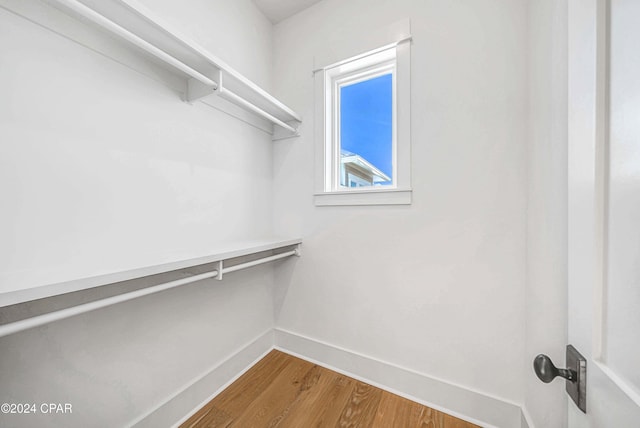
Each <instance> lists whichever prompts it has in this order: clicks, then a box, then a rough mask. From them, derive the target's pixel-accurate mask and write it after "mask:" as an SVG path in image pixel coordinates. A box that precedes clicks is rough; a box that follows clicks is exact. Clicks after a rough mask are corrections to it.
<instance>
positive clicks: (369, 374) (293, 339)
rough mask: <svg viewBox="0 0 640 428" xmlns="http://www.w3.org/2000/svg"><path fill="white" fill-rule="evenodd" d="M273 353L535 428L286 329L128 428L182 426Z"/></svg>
mask: <svg viewBox="0 0 640 428" xmlns="http://www.w3.org/2000/svg"><path fill="white" fill-rule="evenodd" d="M272 349H279V350H281V351H283V352H286V353H288V354H291V355H294V356H297V357H300V358H303V359H305V360H308V361H311V362H313V363H315V364H318V365H320V366H323V367H326V368H328V369H331V370H334V371H337V372H339V373H343V374H345V375H347V376H351V377H353V378H355V379H358V380H361V381H363V382H366V383H368V384H371V385H374V386H376V387H378V388H381V389H384V390H386V391H389V392H392V393H394V394H397V395H400V396H402V397H405V398H408V399H410V400H413V401H416V402H418V403H420V404H424V405H425V406H428V407H431V408H433V409H436V410H440V411H443V412H445V413H447V414H450V415H452V416H455V417H457V418H460V419H463V420H466V421H469V422H471V423H474V424H477V425H480V426H482V427H484V428H534V426H533V425H532V424H531V419H530V417H529V415H528V413H527V412H526V409H521V408H520V406H519V405H517V404H515V403H511V402H508V401H506V400H502V399H500V398H497V397H490V396H488V395H487V394H483V393H481V392H478V391H472V390H470V389H468V388H465V387H463V386H460V385H454V384H451V383H449V382H446V381H443V380H440V379H435V378H433V377H432V376H428V375H426V374H423V373H419V372H416V371H414V370H411V369H407V368H404V367H400V366H397V365H395V364H392V363H389V362H385V361H381V360H378V359H376V358H372V357H369V356H366V355H362V354H360V353H357V352H354V351H351V350H348V349H344V348H340V347H337V346H334V345H331V344H328V343H324V342H321V341H318V340H315V339H312V338H309V337H305V336H303V335H300V334H297V333H293V332H290V331H286V330H284V329H275V330H269V331H266V332H265V333H263V334H262V335H260V336H258V337H257V338H255V339H254V340H252V341H251V342H249V343H248V344H247V345H245V346H243V347H241V348H240V349H238V350H237V351H236V352H234V353H232V354H231V355H230V356H229V357H228V358H227V359H226V360H224V361H222V362H220V363H219V364H217V365H215V366H214V367H212V368H211V369H209V370H207V372H205V373H204V374H202V375H201V376H198V377H197V378H196V379H194V380H192V381H191V382H189V383H188V384H187V385H186V386H185V387H184V388H182V389H181V390H180V391H178V392H176V393H175V394H174V395H173V396H171V397H170V398H168V399H167V400H166V401H165V402H164V403H162V404H160V405H159V406H157V407H156V408H155V409H153V410H151V411H150V412H148V413H146V414H145V415H143V416H141V417H139V418H138V419H136V420H135V421H134V422H132V423H131V424H130V426H132V427H136V428H146V427H150V428H151V427H153V428H155V427H160V426H172V427H177V426H179V425H180V424H181V423H183V422H185V421H186V420H187V419H189V417H191V416H192V415H193V414H194V413H196V412H197V411H198V410H199V409H200V408H201V407H203V406H204V405H205V404H207V403H208V402H209V401H211V400H212V399H213V398H214V397H215V396H217V395H218V394H219V393H220V392H222V391H223V390H224V389H225V388H226V387H227V386H229V385H230V384H231V383H233V382H234V381H235V380H236V379H238V378H239V377H240V376H241V375H242V374H244V373H245V372H246V371H247V370H248V369H250V368H251V367H252V366H253V365H254V364H255V363H257V362H258V361H259V360H260V359H262V358H263V357H264V356H265V355H266V354H268V353H269V352H270V351H271V350H272ZM212 391H214V392H213V393H212Z"/></svg>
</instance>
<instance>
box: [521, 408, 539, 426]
mask: <svg viewBox="0 0 640 428" xmlns="http://www.w3.org/2000/svg"><path fill="white" fill-rule="evenodd" d="M521 428H536V426H535V425H534V423H533V419H532V418H531V415H530V414H529V411H528V410H527V408H526V407H525V406H522V425H521Z"/></svg>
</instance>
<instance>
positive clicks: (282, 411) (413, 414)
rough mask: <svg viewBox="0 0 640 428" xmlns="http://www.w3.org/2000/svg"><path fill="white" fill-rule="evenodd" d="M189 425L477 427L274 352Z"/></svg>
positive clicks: (309, 427) (245, 426) (218, 397)
mask: <svg viewBox="0 0 640 428" xmlns="http://www.w3.org/2000/svg"><path fill="white" fill-rule="evenodd" d="M181 427H182V428H186V427H189V428H191V427H198V428H203V427H238V428H250V427H256V428H262V427H295V428H313V427H365V428H369V427H378V428H383V427H384V428H389V427H402V428H413V427H421V428H471V427H477V425H473V424H471V423H468V422H465V421H462V420H460V419H457V418H454V417H453V416H449V415H447V414H445V413H442V412H438V411H436V410H433V409H430V408H428V407H425V406H422V405H420V404H418V403H415V402H413V401H409V400H407V399H405V398H402V397H399V396H397V395H394V394H391V393H389V392H386V391H383V390H381V389H379V388H375V387H373V386H371V385H368V384H366V383H363V382H360V381H357V380H355V379H352V378H350V377H348V376H344V375H341V374H339V373H336V372H334V371H331V370H328V369H325V368H323V367H320V366H318V365H315V364H313V363H310V362H308V361H304V360H301V359H299V358H296V357H293V356H291V355H288V354H285V353H283V352H279V351H272V352H271V353H269V354H268V355H267V356H266V357H264V358H263V359H262V360H260V361H259V362H258V363H257V364H256V365H255V366H253V367H252V368H251V369H249V371H247V372H246V373H245V374H244V375H242V376H241V377H240V378H239V379H238V380H236V381H235V382H234V383H233V384H231V385H230V386H229V387H228V388H227V389H225V390H224V391H223V392H222V393H220V394H219V395H218V396H216V397H215V398H214V399H213V400H211V401H210V402H209V403H208V404H207V405H206V406H204V407H203V408H202V409H200V410H198V412H197V413H196V414H194V415H193V416H192V417H191V418H189V420H187V421H186V422H185V423H184V424H183V425H182V426H181Z"/></svg>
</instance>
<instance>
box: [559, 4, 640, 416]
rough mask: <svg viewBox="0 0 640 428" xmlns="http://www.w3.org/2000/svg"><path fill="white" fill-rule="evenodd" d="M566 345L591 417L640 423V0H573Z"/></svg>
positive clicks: (572, 408) (572, 411) (571, 412)
mask: <svg viewBox="0 0 640 428" xmlns="http://www.w3.org/2000/svg"><path fill="white" fill-rule="evenodd" d="M568 16H569V27H568V28H569V34H568V36H569V58H568V59H569V112H568V113H569V153H568V156H569V175H568V181H569V219H568V220H569V237H568V245H569V331H568V333H569V343H571V344H573V345H574V346H575V347H576V348H577V349H578V350H579V351H580V352H581V353H582V354H583V355H584V356H585V357H586V358H587V413H586V414H584V413H582V412H581V411H580V410H578V408H577V407H576V406H575V405H574V403H573V402H571V401H570V400H569V410H568V413H569V427H570V428H577V427H593V428H608V427H611V428H634V427H640V0H569V10H568Z"/></svg>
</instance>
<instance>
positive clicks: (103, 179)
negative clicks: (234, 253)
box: [0, 0, 273, 427]
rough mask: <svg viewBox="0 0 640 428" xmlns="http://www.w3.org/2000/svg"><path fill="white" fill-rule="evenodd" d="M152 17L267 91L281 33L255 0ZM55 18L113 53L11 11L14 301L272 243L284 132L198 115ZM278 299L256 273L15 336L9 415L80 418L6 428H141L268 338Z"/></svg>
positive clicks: (26, 309) (157, 76)
mask: <svg viewBox="0 0 640 428" xmlns="http://www.w3.org/2000/svg"><path fill="white" fill-rule="evenodd" d="M3 4H5V5H9V6H11V5H12V4H13V5H20V6H19V7H21V8H22V7H24V8H27V9H28V8H31V7H32V5H36V6H37V5H38V4H39V2H28V3H21V2H14V1H11V0H6V1H5V0H3ZM148 5H149V7H150V8H151V9H154V10H155V11H156V12H157V13H158V14H160V15H161V16H163V17H165V18H166V20H167V21H169V22H173V23H175V25H176V27H177V28H179V29H180V30H182V32H184V33H186V34H188V35H190V36H192V37H193V38H198V39H199V40H200V41H201V42H202V44H203V45H205V47H207V48H208V49H210V50H211V51H212V52H215V53H216V54H219V55H220V56H221V57H223V58H224V59H225V60H226V61H228V62H229V63H230V64H231V65H232V66H234V67H235V68H237V69H238V70H239V71H240V72H243V73H246V74H247V75H248V76H249V77H251V78H254V79H255V80H256V81H257V82H258V83H260V84H262V85H264V86H267V89H268V86H269V84H270V80H271V74H270V68H271V40H272V39H271V37H272V27H271V24H270V23H269V22H268V20H267V19H266V18H265V17H264V16H262V15H261V14H260V13H259V12H258V11H257V10H256V9H255V6H254V5H253V3H252V2H251V1H250V0H242V1H234V2H229V1H225V0H219V1H192V2H189V4H188V5H185V4H184V2H180V4H178V3H176V2H169V1H167V2H162V3H160V2H156V1H150V2H148ZM16 7H18V6H16ZM34 7H35V6H34ZM220 16H223V17H225V18H224V19H219V17H220ZM40 18H42V17H40ZM38 19H39V18H38ZM43 19H45V21H46V24H52V25H53V26H57V27H59V28H62V29H63V30H64V31H67V30H68V31H69V33H70V34H74V35H80V36H82V37H83V42H85V43H88V44H89V46H90V48H92V49H95V50H97V51H98V52H96V51H95V50H92V49H88V48H86V47H83V46H81V45H79V44H77V43H75V42H73V41H71V40H69V39H67V38H65V37H62V36H61V35H58V34H55V33H54V32H51V31H49V30H47V29H45V28H43V27H41V26H39V25H36V24H35V23H32V22H29V21H27V20H26V19H23V18H21V17H18V16H16V15H15V14H13V13H10V12H8V11H7V10H6V9H0V52H1V54H0V82H1V83H0V86H1V89H0V92H1V93H2V97H1V100H0V194H2V195H3V196H2V197H3V201H2V206H3V209H2V210H0V236H2V237H3V238H2V240H1V242H0V259H1V261H0V263H2V264H1V265H0V271H1V272H2V289H3V290H7V289H12V287H14V288H15V287H16V286H17V285H16V284H21V285H25V284H26V285H30V284H31V285H33V284H36V283H41V282H44V283H46V282H55V281H57V280H64V279H71V278H70V277H80V276H87V275H95V274H98V273H103V272H108V271H113V270H120V269H123V268H127V267H129V265H132V266H135V265H138V266H139V265H140V264H142V263H148V264H155V263H157V262H158V261H161V260H162V259H163V258H170V257H176V258H179V257H181V256H182V255H185V254H193V253H198V252H205V251H206V250H207V248H211V247H215V246H217V245H219V244H224V243H226V242H229V241H235V240H240V239H248V238H258V237H260V236H264V235H268V234H270V233H271V228H272V222H271V214H272V201H271V175H272V159H271V150H272V145H271V141H270V136H269V135H268V134H266V133H265V132H263V131H261V130H259V129H257V128H255V127H252V126H249V125H248V124H246V123H244V122H241V121H238V120H236V119H234V118H232V117H230V116H229V115H227V114H225V113H223V112H221V111H218V110H216V109H213V108H211V107H208V106H205V105H204V104H202V103H196V104H194V105H189V104H186V103H183V102H182V101H180V97H181V93H180V90H179V89H180V88H178V87H177V86H176V83H175V82H176V81H175V80H172V79H171V78H170V76H167V75H166V74H164V73H162V72H161V71H159V70H157V69H155V68H154V67H153V66H152V65H150V64H142V63H141V62H139V61H137V60H133V59H131V58H132V57H133V56H134V55H133V54H131V52H130V51H128V50H124V49H123V48H122V46H120V45H119V44H117V43H115V42H113V41H112V40H111V39H109V38H108V37H106V36H104V35H103V34H102V33H100V32H96V31H89V30H86V29H81V28H79V27H78V28H76V27H77V25H78V24H77V22H75V21H73V20H70V19H67V18H65V17H60V16H58V14H57V13H55V12H47V14H46V16H45V17H44V18H43ZM101 52H108V53H109V54H111V53H114V52H115V53H116V54H117V57H118V61H114V60H112V59H109V58H108V57H106V56H105V55H102V54H101ZM129 59H131V61H129ZM161 280H162V278H159V279H158V281H161ZM271 284H272V268H271V267H263V268H258V269H254V270H251V271H247V272H241V273H237V274H233V275H228V276H225V280H224V281H223V282H218V281H207V282H203V283H198V284H193V285H190V286H186V287H182V288H180V289H176V290H173V291H170V292H165V293H162V294H159V295H155V296H152V297H147V298H143V299H138V300H135V301H131V302H129V303H125V304H121V305H117V306H114V307H111V308H109V309H104V310H100V311H95V312H92V313H89V314H86V315H83V316H78V317H74V318H71V319H68V320H65V321H61V322H57V323H54V324H50V325H47V326H44V327H42V328H37V329H33V330H30V331H27V332H24V333H21V334H16V335H12V336H8V337H4V338H2V339H0V385H2V388H0V402H1V403H4V402H35V403H41V402H68V403H71V404H73V414H72V415H71V416H69V415H66V416H61V417H57V418H50V417H48V416H43V415H38V416H30V417H28V418H27V417H24V416H22V417H15V418H13V419H4V418H6V417H5V416H4V415H0V425H3V426H9V425H10V426H36V425H39V426H44V425H46V426H65V427H68V426H94V425H95V423H99V424H100V425H103V426H122V425H124V424H126V423H127V422H131V421H132V420H134V419H135V418H137V417H139V416H141V415H142V414H143V413H145V412H147V411H150V410H151V409H153V408H154V407H155V406H157V405H159V404H160V403H161V402H162V401H163V400H165V399H167V398H168V397H169V396H170V395H172V394H174V393H175V392H177V391H178V390H179V389H180V388H182V387H184V386H185V385H187V384H188V383H189V382H190V381H192V380H193V379H195V378H197V377H198V376H200V375H202V374H203V373H206V372H207V371H208V370H209V369H211V368H212V367H213V366H215V365H216V364H217V363H218V362H220V361H222V360H223V359H224V358H226V357H227V356H228V355H229V354H230V353H231V352H233V351H234V350H236V349H238V348H239V347H241V346H243V345H245V344H246V343H247V342H249V341H251V340H253V339H254V338H255V337H256V336H258V335H260V334H262V333H263V332H264V331H265V330H268V329H270V328H271V327H272V325H273V305H272V298H271V288H270V287H271ZM96 292H97V291H96ZM89 297H90V296H89ZM54 300H55V301H54ZM56 302H57V303H56ZM58 303H59V300H56V299H51V300H47V301H45V302H44V303H42V302H41V303H39V304H38V305H29V304H26V305H23V306H21V307H19V308H13V309H12V312H11V313H13V314H15V313H19V314H20V316H25V315H28V314H29V313H31V312H33V311H35V310H36V309H35V307H36V306H37V307H38V308H39V309H38V310H40V309H42V308H43V307H45V308H46V306H47V305H49V306H53V305H54V304H58ZM6 313H8V312H6V311H2V314H5V315H6ZM210 392H213V391H210ZM96 421H99V422H96ZM168 422H169V421H168Z"/></svg>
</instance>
